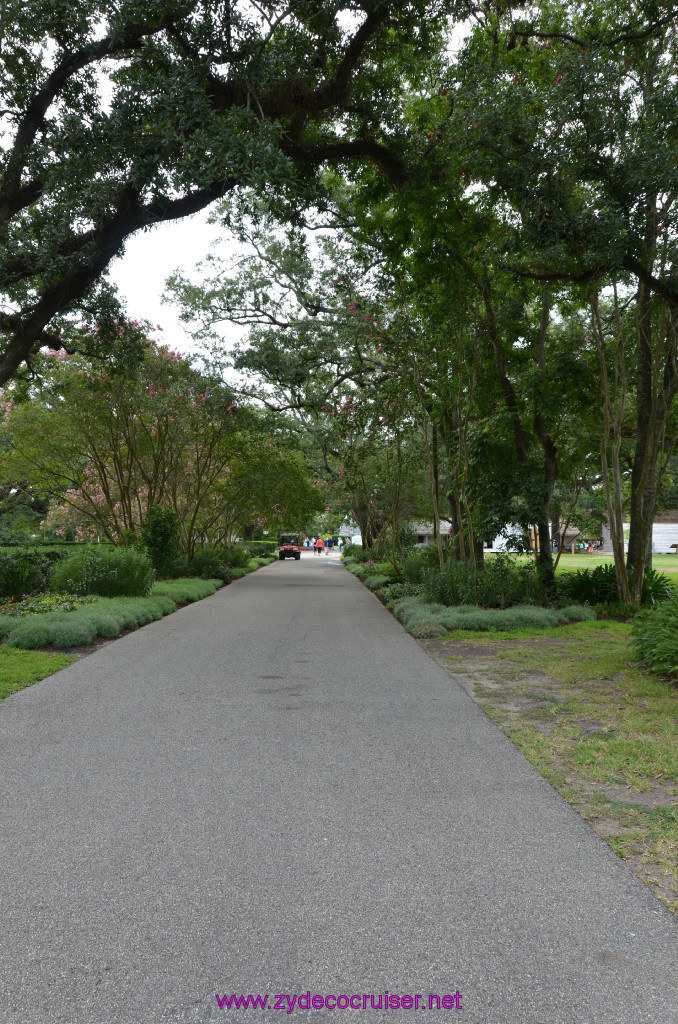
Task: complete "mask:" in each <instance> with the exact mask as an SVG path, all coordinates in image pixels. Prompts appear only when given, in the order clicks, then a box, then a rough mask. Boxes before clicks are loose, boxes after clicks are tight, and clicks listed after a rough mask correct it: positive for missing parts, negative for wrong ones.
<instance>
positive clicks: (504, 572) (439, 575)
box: [406, 554, 539, 608]
mask: <svg viewBox="0 0 678 1024" xmlns="http://www.w3.org/2000/svg"><path fill="white" fill-rule="evenodd" d="M410 577H411V578H412V572H411V571H410ZM406 578H407V577H406ZM412 581H413V582H414V580H412ZM422 582H423V596H424V597H425V599H426V600H428V601H437V602H439V603H440V604H445V605H459V604H476V605H482V606H483V607H485V608H507V607H509V606H510V605H514V604H519V603H521V602H524V601H529V600H534V599H536V598H537V596H538V594H539V578H538V576H537V571H536V567H535V566H534V564H533V563H532V562H527V563H525V562H523V563H519V562H517V561H516V560H515V559H514V558H512V557H511V556H510V555H504V554H498V555H495V556H494V557H493V558H488V559H486V560H485V562H484V564H483V565H477V566H476V573H475V579H474V576H473V569H472V566H471V563H470V562H460V561H458V560H457V559H455V558H449V559H448V560H447V561H446V562H445V563H444V565H443V567H442V569H441V568H440V567H439V566H433V567H429V568H424V569H423V571H422Z"/></svg>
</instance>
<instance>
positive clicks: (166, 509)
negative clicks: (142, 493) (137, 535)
mask: <svg viewBox="0 0 678 1024" xmlns="http://www.w3.org/2000/svg"><path fill="white" fill-rule="evenodd" d="M141 542H142V544H143V547H144V548H145V550H146V551H147V553H148V557H149V558H150V560H151V564H152V566H153V568H154V569H155V572H156V574H157V575H158V577H159V578H160V579H169V578H170V577H172V576H180V575H181V570H182V568H183V556H182V551H181V534H180V530H179V520H178V519H177V514H176V512H175V510H174V509H173V508H171V507H170V506H169V505H157V504H152V505H150V506H149V508H148V511H147V512H146V518H145V520H144V524H143V526H142V527H141ZM197 575H200V573H198V574H197Z"/></svg>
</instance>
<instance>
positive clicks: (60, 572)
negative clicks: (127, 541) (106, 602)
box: [50, 547, 153, 597]
mask: <svg viewBox="0 0 678 1024" xmlns="http://www.w3.org/2000/svg"><path fill="white" fill-rule="evenodd" d="M152 583H153V566H152V565H151V561H150V558H149V557H148V555H147V554H146V552H145V551H141V550H139V549H128V548H115V547H86V548H83V549H82V550H81V551H79V552H77V553H76V554H75V555H71V556H70V557H69V558H65V559H64V560H63V561H61V562H58V563H57V564H56V565H55V566H54V568H53V569H52V577H51V580H50V589H51V590H52V591H65V592H68V593H71V594H98V595H99V596H100V597H141V596H143V595H144V594H148V592H149V591H150V589H151V585H152Z"/></svg>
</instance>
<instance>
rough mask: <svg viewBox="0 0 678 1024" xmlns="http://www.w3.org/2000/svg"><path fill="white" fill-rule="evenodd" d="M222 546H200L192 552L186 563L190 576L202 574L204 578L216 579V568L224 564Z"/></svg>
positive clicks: (224, 552) (220, 567)
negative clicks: (189, 559)
mask: <svg viewBox="0 0 678 1024" xmlns="http://www.w3.org/2000/svg"><path fill="white" fill-rule="evenodd" d="M225 554H226V551H225V549H224V548H216V547H207V546H206V547H200V548H196V549H195V551H194V552H193V557H192V559H191V561H190V562H189V563H188V571H189V574H190V575H191V576H202V577H203V578H204V579H217V578H218V576H217V573H218V570H220V569H222V568H223V567H224V566H225V565H226V560H225Z"/></svg>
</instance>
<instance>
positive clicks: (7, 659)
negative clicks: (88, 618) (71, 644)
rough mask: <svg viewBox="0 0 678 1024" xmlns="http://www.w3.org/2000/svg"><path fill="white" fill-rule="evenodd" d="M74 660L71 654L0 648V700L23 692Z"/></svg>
mask: <svg viewBox="0 0 678 1024" xmlns="http://www.w3.org/2000/svg"><path fill="white" fill-rule="evenodd" d="M75 660H76V659H75V658H74V657H73V655H71V654H47V653H46V652H45V651H18V650H16V649H13V648H11V647H0V700H4V699H5V697H8V696H9V695H10V693H16V692H17V691H18V690H23V688H24V687H25V686H30V685H31V683H37V682H38V681H39V680H40V679H44V678H45V676H51V675H52V673H53V672H58V671H59V669H60V668H66V666H67V665H70V664H71V662H73V661H75Z"/></svg>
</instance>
